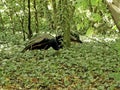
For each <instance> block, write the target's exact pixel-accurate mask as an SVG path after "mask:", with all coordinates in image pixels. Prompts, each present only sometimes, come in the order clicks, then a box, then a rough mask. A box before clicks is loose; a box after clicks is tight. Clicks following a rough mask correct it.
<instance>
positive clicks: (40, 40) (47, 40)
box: [22, 36, 62, 52]
mask: <svg viewBox="0 0 120 90" xmlns="http://www.w3.org/2000/svg"><path fill="white" fill-rule="evenodd" d="M61 38H62V37H61V36H57V37H54V38H51V37H45V36H38V37H36V38H33V39H32V40H30V41H29V43H28V44H27V45H26V47H25V48H24V49H23V50H22V52H25V51H27V50H35V49H40V50H42V49H44V50H47V49H49V48H50V47H52V48H53V49H54V50H59V49H60V48H62V46H61V41H60V40H61Z"/></svg>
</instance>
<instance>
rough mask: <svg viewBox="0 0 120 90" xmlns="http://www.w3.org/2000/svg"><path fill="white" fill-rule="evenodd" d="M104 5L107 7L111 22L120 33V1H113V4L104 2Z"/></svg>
mask: <svg viewBox="0 0 120 90" xmlns="http://www.w3.org/2000/svg"><path fill="white" fill-rule="evenodd" d="M106 4H107V5H108V9H109V10H110V12H111V15H112V17H113V20H114V22H115V24H116V26H117V28H118V29H119V32H120V0H113V2H108V1H107V0H106Z"/></svg>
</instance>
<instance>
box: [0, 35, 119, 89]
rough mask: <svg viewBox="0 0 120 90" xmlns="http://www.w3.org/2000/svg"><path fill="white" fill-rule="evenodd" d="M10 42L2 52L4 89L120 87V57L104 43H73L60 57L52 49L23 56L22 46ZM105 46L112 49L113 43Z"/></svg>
mask: <svg viewBox="0 0 120 90" xmlns="http://www.w3.org/2000/svg"><path fill="white" fill-rule="evenodd" d="M12 37H13V36H12ZM15 37H16V36H15ZM12 40H14V37H13V39H12ZM12 40H11V41H12ZM20 40H21V37H20V36H19V37H18V41H20ZM11 43H13V44H12V46H11V44H10V43H8V46H7V47H4V48H3V49H0V50H1V52H0V56H1V57H0V64H1V67H0V77H1V78H0V81H1V83H0V86H2V87H0V88H1V89H52V90H53V89H56V90H57V89H62V90H64V89H72V90H78V89H86V90H89V89H93V88H94V89H103V90H104V89H106V88H107V89H108V90H110V89H111V90H114V89H116V88H117V87H118V86H119V82H120V78H119V75H120V73H119V71H120V68H119V67H120V64H119V60H120V59H119V58H120V56H118V54H116V51H114V50H113V49H112V48H110V47H107V46H105V45H103V44H101V43H98V42H90V43H87V42H84V43H83V44H78V43H72V45H71V47H70V48H63V49H61V50H60V51H59V52H60V54H59V55H55V54H54V53H55V51H54V50H53V49H49V50H48V51H46V52H44V51H27V52H25V53H20V51H21V50H22V47H23V45H22V44H19V46H18V45H17V46H16V45H15V44H14V42H11ZM20 43H23V41H22V42H21V41H20ZM104 43H106V42H104ZM106 44H107V45H109V46H111V47H112V45H113V42H109V43H106ZM116 44H117V43H116ZM76 51H77V52H76ZM44 55H45V56H44Z"/></svg>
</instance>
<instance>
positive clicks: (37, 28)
mask: <svg viewBox="0 0 120 90" xmlns="http://www.w3.org/2000/svg"><path fill="white" fill-rule="evenodd" d="M34 9H35V26H36V33H38V31H39V22H38V12H37V8H36V0H34Z"/></svg>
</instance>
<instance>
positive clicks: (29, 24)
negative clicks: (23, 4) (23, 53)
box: [28, 0, 32, 39]
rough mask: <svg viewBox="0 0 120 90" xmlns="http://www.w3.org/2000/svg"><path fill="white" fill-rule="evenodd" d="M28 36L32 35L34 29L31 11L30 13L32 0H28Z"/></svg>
mask: <svg viewBox="0 0 120 90" xmlns="http://www.w3.org/2000/svg"><path fill="white" fill-rule="evenodd" d="M28 32H29V34H28V38H29V39H30V38H31V37H32V30H31V13H30V0H28Z"/></svg>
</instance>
